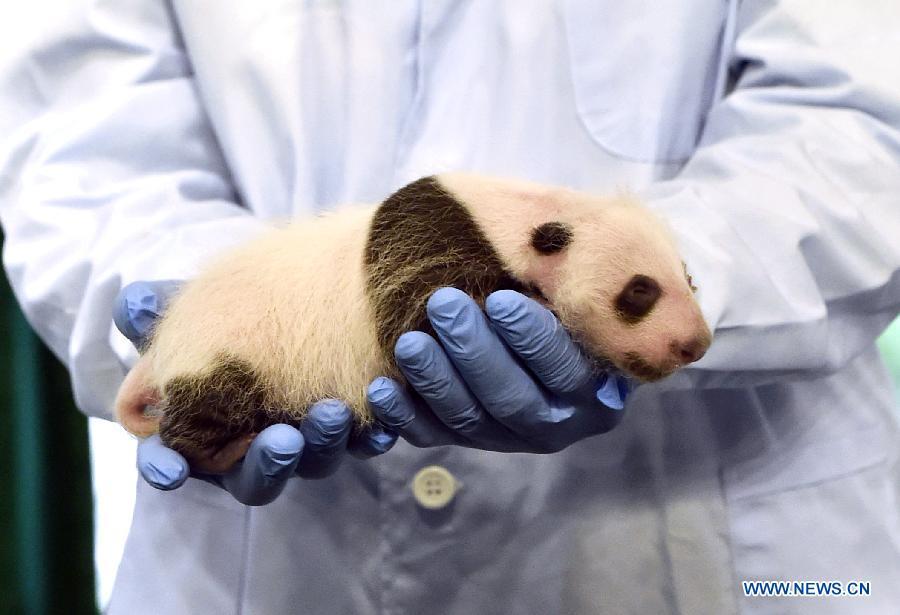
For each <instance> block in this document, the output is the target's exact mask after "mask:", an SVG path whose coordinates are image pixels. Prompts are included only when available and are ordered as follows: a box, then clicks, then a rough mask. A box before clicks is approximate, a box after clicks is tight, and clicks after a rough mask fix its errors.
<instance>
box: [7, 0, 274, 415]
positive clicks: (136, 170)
mask: <svg viewBox="0 0 900 615" xmlns="http://www.w3.org/2000/svg"><path fill="white" fill-rule="evenodd" d="M4 13H5V15H4V19H3V25H2V27H0V28H2V29H0V33H2V37H0V39H2V40H3V44H4V53H3V54H0V220H2V224H3V229H4V234H5V245H4V253H3V257H4V264H5V266H6V270H7V273H8V276H9V279H10V282H11V285H12V287H13V289H14V292H15V293H16V296H17V297H18V300H19V302H20V304H21V306H22V308H23V310H24V312H25V315H26V317H27V318H28V321H29V322H30V323H31V325H32V326H33V327H34V328H35V329H36V330H37V332H38V334H39V335H40V336H41V338H42V339H43V340H44V341H45V342H46V343H47V344H48V345H49V347H50V348H51V349H52V350H53V352H54V353H55V354H56V355H57V356H58V357H60V358H61V359H62V360H63V361H64V362H65V363H66V364H67V366H68V368H69V370H70V373H71V375H72V381H73V388H74V393H75V398H76V401H77V403H78V405H79V407H80V408H81V409H82V410H83V411H85V412H87V413H88V414H91V415H96V416H102V417H109V416H110V410H111V407H112V403H113V400H114V396H115V392H116V389H117V388H118V385H119V383H120V382H121V379H122V377H123V374H124V372H125V367H124V364H125V363H127V362H129V361H130V360H132V359H133V358H134V356H135V355H134V350H133V349H132V348H131V347H130V345H129V344H128V342H127V341H126V340H125V338H124V337H122V336H121V335H120V334H119V333H118V332H117V331H116V330H115V328H114V326H113V324H112V317H111V313H112V305H113V300H114V298H115V296H116V294H117V292H118V291H119V289H120V288H121V287H122V286H123V285H125V284H127V283H129V282H132V281H135V280H158V279H185V278H188V277H190V276H191V275H192V274H193V273H195V272H196V269H197V267H198V265H199V263H201V262H202V261H203V260H204V259H205V258H208V256H209V255H210V254H212V253H214V252H215V251H217V250H220V249H222V248H224V247H225V246H227V245H230V244H233V243H235V242H238V241H241V240H243V239H246V238H248V237H249V236H251V235H253V234H254V233H257V232H259V230H260V229H261V228H262V226H263V224H262V222H260V221H259V220H257V219H256V218H254V217H252V216H250V215H249V214H248V212H247V211H246V210H245V209H243V208H241V207H239V206H238V205H237V204H236V200H237V199H236V196H235V190H234V187H233V186H232V183H231V180H230V178H229V175H228V173H227V171H226V167H225V163H224V161H223V159H222V155H221V153H220V151H219V149H218V146H217V144H216V141H215V138H214V136H213V134H212V131H211V128H210V126H209V124H208V122H207V119H206V117H205V115H204V112H203V110H202V108H201V106H200V101H199V98H198V95H197V92H196V90H195V84H194V82H193V80H192V76H191V67H190V65H189V62H188V59H187V57H186V55H185V52H184V50H183V48H182V45H181V42H180V39H179V36H178V32H177V29H176V27H175V25H174V23H173V18H172V15H171V13H170V11H169V9H168V7H167V4H166V3H164V2H126V1H114V2H99V1H80V0H79V1H76V0H58V1H38V2H28V3H25V2H22V3H13V4H12V5H11V6H10V8H9V9H8V10H5V11H4Z"/></svg>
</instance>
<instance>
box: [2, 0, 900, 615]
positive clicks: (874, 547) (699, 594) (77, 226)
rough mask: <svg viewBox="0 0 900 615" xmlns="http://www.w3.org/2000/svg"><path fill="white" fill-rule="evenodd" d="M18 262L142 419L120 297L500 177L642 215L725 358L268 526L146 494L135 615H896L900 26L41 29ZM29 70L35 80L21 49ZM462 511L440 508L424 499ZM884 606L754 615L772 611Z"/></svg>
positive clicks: (118, 596) (93, 379)
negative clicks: (655, 219) (520, 443)
mask: <svg viewBox="0 0 900 615" xmlns="http://www.w3.org/2000/svg"><path fill="white" fill-rule="evenodd" d="M12 13H13V14H12V16H11V17H9V18H7V19H6V20H4V24H3V26H2V27H3V28H4V44H5V50H4V54H3V55H2V57H0V78H2V87H3V92H2V98H0V128H2V130H0V139H2V147H0V168H2V178H0V220H2V223H3V226H4V231H5V233H6V244H5V252H4V263H5V265H6V268H7V271H8V273H9V277H10V280H11V282H12V285H13V287H14V290H15V292H16V295H17V297H18V298H19V300H20V302H21V304H22V306H23V308H24V311H25V313H26V315H27V317H28V318H29V321H30V322H31V323H32V324H33V325H34V326H35V328H36V329H37V330H38V332H39V333H40V335H41V336H42V338H43V339H44V340H45V341H46V342H47V343H48V344H49V345H50V347H51V348H52V349H53V350H54V352H55V353H56V354H57V355H58V356H60V357H61V358H62V359H63V360H64V361H65V362H66V363H67V365H68V366H69V369H70V370H71V373H72V379H73V386H74V390H75V394H76V397H77V401H78V403H79V405H80V407H81V408H82V409H83V410H84V411H85V412H87V413H89V414H91V415H96V416H105V417H108V416H109V415H110V408H111V403H112V399H113V397H114V394H115V391H116V389H117V387H118V385H119V383H120V382H121V380H122V378H123V375H124V373H125V371H126V366H127V365H128V364H130V363H131V362H132V361H133V360H134V351H133V349H132V348H131V347H130V345H129V343H128V341H127V340H126V339H125V338H124V337H122V336H120V335H119V334H118V333H117V332H116V331H115V329H114V327H113V324H112V319H111V312H112V303H113V299H114V298H115V296H116V294H117V292H118V291H119V289H120V288H121V287H122V286H123V285H124V284H126V283H129V282H132V281H136V280H160V279H184V278H187V277H190V276H191V275H192V274H193V273H194V272H195V271H196V270H197V268H198V267H199V266H200V264H201V263H202V262H203V261H204V259H206V258H208V257H209V256H210V255H212V254H214V253H216V252H218V251H220V250H222V249H224V248H225V247H227V246H229V245H233V244H235V243H237V242H239V241H242V240H244V239H245V238H247V237H250V236H252V235H254V234H255V233H258V232H259V231H260V230H261V229H264V228H266V225H267V224H269V223H273V222H276V221H278V220H279V219H284V218H287V217H291V216H296V215H302V214H308V213H312V212H316V211H322V210H327V209H330V208H332V207H334V206H335V205H337V204H339V203H343V202H351V201H376V200H379V199H381V198H383V197H385V196H386V195H387V194H389V193H390V192H391V190H392V189H394V188H396V187H399V186H400V185H402V184H404V183H406V182H407V181H409V180H412V179H415V178H417V177H420V176H423V175H427V174H432V173H436V172H440V171H445V170H453V169H468V170H476V171H479V172H484V173H496V174H505V175H515V176H520V177H527V178H529V179H532V180H536V181H544V182H551V183H557V184H565V185H569V186H572V187H575V188H580V189H584V190H593V191H596V192H600V193H610V192H613V191H616V190H621V189H629V190H631V191H634V192H635V193H636V194H638V195H639V196H641V197H642V198H643V199H644V200H646V201H647V202H648V203H649V205H650V206H651V207H653V208H654V209H655V210H656V211H657V212H658V213H659V214H660V215H661V216H663V217H664V218H665V219H667V220H668V221H669V223H670V225H671V226H672V228H673V229H674V231H675V233H676V235H677V237H678V240H679V243H680V245H681V248H682V251H683V254H684V257H685V260H686V262H687V264H688V267H689V269H690V272H691V274H692V275H693V277H694V280H695V282H696V284H697V285H698V286H699V287H700V293H699V295H698V298H699V301H700V303H701V307H702V309H703V312H704V314H705V316H706V318H707V320H708V322H709V323H710V325H711V326H712V327H713V328H714V330H715V336H716V339H715V342H714V344H713V346H712V347H711V349H710V350H709V352H708V353H707V355H706V356H705V357H704V358H703V359H702V360H701V361H700V362H699V363H697V364H694V365H692V366H690V367H689V368H687V369H685V370H683V371H682V372H680V373H679V374H676V375H675V376H674V377H672V378H671V379H669V380H667V381H664V382H662V383H659V384H656V385H652V386H645V387H641V388H640V389H639V390H638V391H637V392H636V393H635V394H634V395H633V396H632V397H631V398H630V399H629V402H628V411H627V414H626V416H625V419H624V421H623V423H622V424H621V425H620V426H619V427H617V428H616V429H615V430H614V431H613V432H611V433H609V434H606V435H604V436H600V437H596V438H592V439H589V440H586V441H582V442H580V443H578V444H575V445H573V446H571V447H570V448H568V449H566V450H564V451H562V452H560V453H557V454H553V455H526V454H499V453H488V452H480V451H474V450H468V449H461V448H455V447H442V448H437V449H430V450H420V449H415V448H412V447H410V446H408V445H404V444H403V443H400V444H398V446H397V447H395V449H394V450H392V451H391V452H390V453H389V454H387V455H385V456H383V457H380V458H377V459H374V460H371V461H368V462H358V461H348V462H347V463H346V465H345V466H344V467H343V468H342V469H341V470H340V471H339V472H338V474H337V475H335V476H334V477H332V478H330V479H328V480H323V481H303V480H294V481H291V483H290V484H289V486H288V488H287V489H286V491H285V493H284V494H283V495H282V497H281V498H280V499H278V500H277V501H276V502H275V503H273V504H272V505H269V506H266V507H263V508H255V509H251V508H246V507H243V506H241V505H240V504H238V503H236V502H235V501H234V500H232V499H231V498H230V496H229V495H228V494H226V493H223V492H221V491H219V490H216V489H215V488H213V487H211V486H210V485H207V484H204V483H202V482H199V481H188V482H187V483H186V484H185V486H183V487H182V488H180V489H178V490H176V491H174V492H170V493H163V492H159V491H156V490H154V489H153V488H151V487H149V486H148V485H146V484H143V483H142V484H140V485H139V487H138V494H137V504H136V511H135V518H134V522H133V526H132V531H131V533H130V536H129V540H128V544H127V547H126V552H125V556H124V558H123V561H122V564H121V566H120V570H119V576H118V579H117V583H116V586H115V589H114V592H113V597H112V602H111V605H110V608H109V612H110V613H113V614H117V613H129V614H133V613H163V612H164V613H287V612H312V613H322V614H329V613H383V614H401V613H409V614H417V613H447V614H464V613H465V614H469V613H488V614H489V613H566V614H582V613H584V614H587V613H661V614H667V613H673V614H674V613H691V614H694V613H716V614H722V613H738V612H740V613H746V614H757V613H817V614H818V613H845V612H848V611H852V612H854V613H885V612H892V611H893V610H896V605H898V604H900V585H898V584H897V582H896V580H897V578H900V505H898V495H900V487H898V485H900V481H898V464H897V452H898V450H900V446H898V445H900V437H898V425H897V408H896V402H895V398H894V394H893V392H892V390H891V385H890V382H889V379H888V377H887V374H886V372H885V370H884V369H883V366H882V364H881V362H880V359H879V357H878V354H877V352H876V350H875V347H874V344H873V341H874V339H875V338H876V337H877V335H878V334H879V333H880V332H881V331H882V329H883V328H884V327H885V326H886V325H887V323H889V322H890V321H891V320H892V318H894V317H895V316H896V314H897V311H898V305H900V279H898V269H900V242H898V241H897V237H900V214H898V207H900V204H898V199H900V197H898V195H900V78H898V77H897V75H896V62H895V58H896V57H897V55H898V51H900V5H897V4H896V3H893V2H872V3H869V4H867V5H866V7H865V9H861V8H860V7H859V5H858V3H856V2H853V1H851V0H837V1H835V2H829V3H820V2H812V1H811V0H785V1H783V2H774V1H772V2H762V1H751V0H746V1H744V2H738V1H737V0H732V1H728V2H726V1H723V2H718V3H710V2H701V1H700V0H689V1H686V2H685V1H679V2H671V1H665V2H653V3H649V2H646V3H645V2H628V3H625V2H613V1H611V0H598V1H597V2H578V1H575V0H572V1H568V2H552V1H550V0H539V1H536V2H533V3H530V4H529V6H528V8H527V10H526V9H524V8H523V7H522V5H521V3H516V2H512V1H507V2H486V1H485V2H478V1H472V2H450V1H448V0H428V1H421V2H414V1H412V0H401V1H397V2H391V3H373V2H366V1H364V0H356V1H353V0H348V1H346V2H332V1H326V0H320V1H314V0H311V1H307V2H291V3H269V2H260V3H246V2H237V1H236V0H215V1H213V0H184V1H182V2H175V3H173V4H172V5H170V6H169V5H163V4H162V3H154V2H147V3H128V2H124V1H122V0H111V1H106V2H99V1H87V0H83V1H80V2H75V1H68V0H67V1H66V2H62V1H56V2H52V1H49V0H46V1H43V2H40V1H39V2H32V3H28V4H27V5H25V4H22V5H21V7H20V8H16V9H12ZM7 49H8V51H7ZM429 464H439V465H441V466H443V467H446V468H447V469H448V470H449V471H450V472H451V473H452V474H453V475H454V476H455V477H456V479H457V480H458V481H459V483H460V488H459V491H458V493H457V495H456V497H455V498H454V500H453V501H452V502H451V504H450V505H449V506H448V507H447V508H444V509H441V510H438V511H426V510H424V509H422V508H419V507H418V506H417V505H416V503H415V500H414V498H413V496H412V492H411V490H410V482H411V480H412V477H413V475H414V474H415V473H416V472H417V471H418V470H419V469H421V468H422V467H424V466H426V465H429ZM745 580H746V581H754V580H785V581H787V580H799V581H831V580H838V581H842V582H848V581H863V582H869V583H870V584H871V588H872V593H871V595H870V596H868V597H859V598H853V597H841V598H809V597H807V598H749V597H745V596H744V595H743V592H742V590H741V581H745Z"/></svg>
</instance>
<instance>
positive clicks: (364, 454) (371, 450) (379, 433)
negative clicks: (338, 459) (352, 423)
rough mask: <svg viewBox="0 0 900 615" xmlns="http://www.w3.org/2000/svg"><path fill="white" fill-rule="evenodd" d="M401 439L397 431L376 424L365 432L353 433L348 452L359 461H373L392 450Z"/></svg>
mask: <svg viewBox="0 0 900 615" xmlns="http://www.w3.org/2000/svg"><path fill="white" fill-rule="evenodd" d="M399 437H400V436H399V434H398V433H397V432H396V431H393V430H392V429H388V428H387V427H383V426H382V425H379V424H377V423H376V424H374V425H372V426H371V427H368V428H367V429H365V430H363V431H360V432H357V431H354V432H353V433H351V434H350V442H349V443H348V444H347V451H348V452H349V453H350V454H351V455H353V456H354V457H356V458H357V459H371V458H372V457H377V456H378V455H383V454H385V453H386V452H388V451H389V450H391V448H393V446H394V444H396V443H397V438H399Z"/></svg>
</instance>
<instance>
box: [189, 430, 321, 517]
mask: <svg viewBox="0 0 900 615" xmlns="http://www.w3.org/2000/svg"><path fill="white" fill-rule="evenodd" d="M303 454H304V441H303V436H302V435H301V433H300V432H299V431H297V430H296V429H294V428H293V427H291V426H290V425H284V424H279V425H270V426H269V427H266V428H265V429H264V430H262V431H261V432H259V435H257V436H256V437H255V438H254V439H253V442H252V443H251V444H250V448H249V449H248V450H247V455H246V456H245V457H244V459H243V460H242V461H241V462H239V463H238V464H237V465H236V466H235V467H234V468H232V469H231V470H230V471H229V472H228V473H227V474H223V475H221V476H218V477H216V478H217V479H218V480H214V481H212V482H215V483H218V484H219V485H220V486H221V487H223V488H224V489H226V490H227V491H228V492H229V493H231V495H232V496H234V499H236V500H237V501H238V502H241V503H242V504H247V505H248V506H262V505H264V504H268V503H269V502H272V501H273V500H274V499H275V498H277V497H278V496H279V495H280V494H281V492H282V491H283V490H284V487H285V485H286V484H287V480H288V479H289V478H290V477H291V476H292V475H293V473H294V470H295V469H296V467H297V463H298V462H299V461H300V458H301V457H302V455H303ZM198 478H205V477H203V476H198Z"/></svg>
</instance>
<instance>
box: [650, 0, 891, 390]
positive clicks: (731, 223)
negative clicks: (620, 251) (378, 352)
mask: <svg viewBox="0 0 900 615" xmlns="http://www.w3.org/2000/svg"><path fill="white" fill-rule="evenodd" d="M736 15H737V19H736V20H734V21H733V22H732V24H731V26H733V27H734V32H735V34H734V36H733V37H732V40H733V49H732V51H731V58H732V61H731V65H730V71H731V73H732V76H733V80H732V87H730V88H729V90H730V91H729V93H728V94H727V95H726V96H725V97H724V98H722V99H721V100H720V101H719V102H718V103H717V104H715V105H714V107H713V108H712V109H711V111H710V113H709V115H708V117H707V120H706V123H705V127H704V130H703V134H702V139H701V143H700V146H699V148H698V149H697V151H696V152H695V154H694V155H693V156H692V158H691V159H690V160H689V161H688V163H687V164H686V165H685V167H684V168H683V169H682V171H681V172H680V173H679V174H678V175H677V176H676V177H675V178H673V179H672V180H670V181H665V182H660V183H658V184H655V185H651V186H650V187H649V188H648V189H647V190H646V191H645V193H644V195H643V196H645V197H646V199H647V200H648V201H649V203H650V204H651V207H653V208H654V209H655V210H657V211H658V212H659V213H660V214H661V215H662V216H663V217H664V218H666V219H668V221H669V222H670V223H671V225H672V227H673V228H674V230H675V232H676V235H677V236H678V239H679V243H680V244H681V248H682V251H683V254H684V256H685V260H686V262H687V263H688V265H689V267H690V268H691V273H692V274H693V275H694V278H695V281H696V283H697V284H698V286H699V287H700V291H699V295H698V297H699V299H700V303H701V308H702V309H703V312H704V314H705V316H706V318H707V321H708V322H709V324H710V325H711V327H713V328H714V333H715V339H714V342H713V345H712V347H711V349H710V350H709V352H708V353H707V355H706V357H704V359H703V360H702V361H700V362H699V363H697V364H695V365H693V366H691V367H689V368H687V369H685V370H683V371H682V372H681V373H679V374H676V376H674V377H673V378H672V379H671V380H672V383H671V386H673V387H675V388H680V387H681V386H691V387H740V386H752V385H759V384H764V383H768V382H774V381H779V380H785V379H805V378H815V377H818V376H821V375H825V374H828V373H832V372H834V371H836V370H839V369H840V368H841V367H842V366H844V365H845V364H847V363H848V362H849V361H851V360H853V358H854V357H855V356H857V355H858V354H860V353H861V352H863V351H865V350H866V349H870V348H871V346H872V344H873V341H874V340H875V338H876V337H877V336H878V335H879V334H880V332H881V331H883V330H884V328H885V327H886V326H887V325H888V324H889V323H890V322H891V320H892V319H893V318H894V317H895V316H896V314H897V312H898V305H900V273H898V268H900V74H898V71H897V58H898V57H900V4H898V3H896V2H872V3H866V6H865V9H863V8H862V6H861V5H860V4H859V3H858V2H855V1H854V0H836V1H834V2H828V3H817V2H809V1H804V0H788V1H784V2H777V3H770V2H758V1H756V0H748V1H746V2H742V3H741V4H740V11H739V12H737V13H736ZM728 38H729V37H728V34H727V33H726V41H727V39H728Z"/></svg>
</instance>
